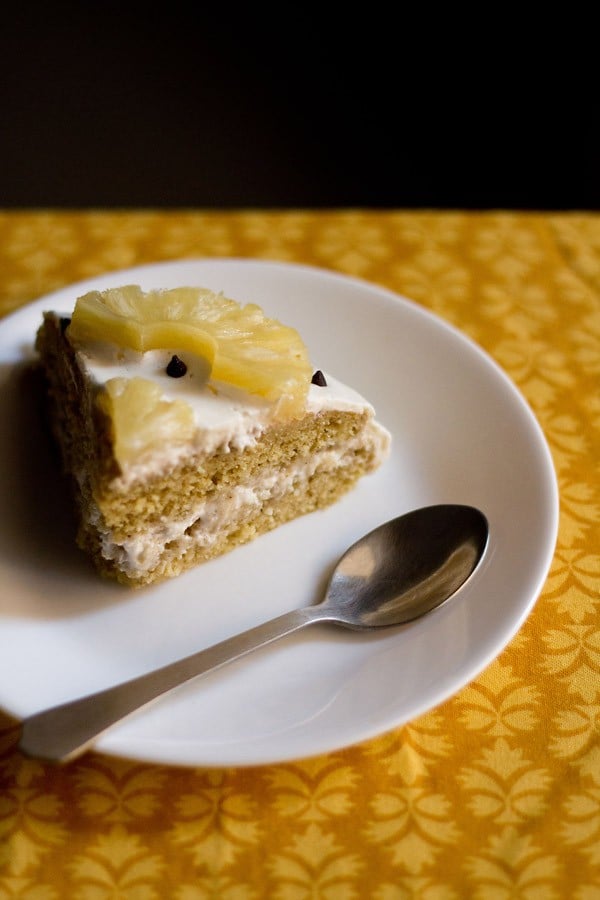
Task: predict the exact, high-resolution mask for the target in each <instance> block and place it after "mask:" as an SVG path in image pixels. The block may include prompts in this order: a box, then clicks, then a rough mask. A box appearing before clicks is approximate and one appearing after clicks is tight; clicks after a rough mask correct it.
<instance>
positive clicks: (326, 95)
mask: <svg viewBox="0 0 600 900" xmlns="http://www.w3.org/2000/svg"><path fill="white" fill-rule="evenodd" d="M256 15H257V14H256V11H255V10H252V9H242V10H233V9H232V10H223V11H222V12H219V11H218V10H212V11H209V10H207V9H206V7H202V8H199V9H197V10H195V9H194V8H193V7H191V8H190V15H189V17H187V16H186V15H184V14H183V13H179V14H177V12H176V11H169V10H168V9H165V8H164V5H163V6H161V7H154V8H153V7H151V6H148V5H146V6H144V7H142V6H141V5H136V4H121V5H117V4H113V3H106V4H102V6H101V7H88V6H85V5H79V6H77V5H74V6H73V7H72V8H69V7H66V8H65V7H61V6H60V5H58V6H56V5H53V6H52V7H49V8H48V9H47V10H46V11H44V12H40V9H39V8H38V9H36V8H35V5H34V7H33V9H32V8H31V7H29V6H28V7H25V8H24V11H20V12H15V13H10V14H7V13H4V14H3V23H2V26H3V27H2V30H1V31H0V104H1V116H2V123H3V137H2V141H1V142H0V208H1V207H5V208H16V207H29V208H33V207H44V206H52V207H59V208H60V207H73V208H89V207H109V208H115V207H138V208H139V207H159V208H160V207H187V208H248V207H253V208H273V207H279V208H340V207H346V208H351V207H371V208H390V209H391V208H414V209H418V208H444V209H452V208H456V209H497V208H510V209H525V210H527V209H529V210H552V209H555V210H561V209H563V210H564V209H581V210H594V209H600V178H599V176H598V169H599V167H598V165H597V159H596V157H597V153H596V150H595V147H596V139H595V118H596V116H595V109H596V103H595V101H590V102H589V103H587V100H586V96H585V93H584V89H585V84H586V83H589V85H590V88H591V87H592V86H593V85H594V84H595V79H593V77H592V75H591V73H590V74H589V76H588V77H587V78H586V73H585V71H582V66H584V65H585V54H584V52H583V51H582V52H581V55H580V57H578V58H577V60H576V62H575V65H568V64H567V62H566V58H564V57H561V65H560V66H556V65H555V62H556V60H549V61H546V60H538V59H536V57H535V56H533V55H532V50H531V48H530V47H528V46H527V45H526V39H525V37H523V39H522V40H523V46H517V47H515V46H508V45H502V44H499V46H498V47H497V48H496V47H494V46H493V45H492V39H493V36H492V35H489V36H488V40H489V42H490V45H489V46H486V45H485V44H484V43H481V42H479V43H477V42H476V41H474V42H473V43H470V38H467V37H465V35H463V36H462V42H463V43H462V44H461V43H460V40H461V38H460V35H459V36H458V41H459V43H456V44H453V42H452V40H451V39H450V37H449V36H447V35H445V34H443V27H442V26H440V27H438V30H437V31H436V32H435V33H434V32H431V33H430V32H425V31H423V32H422V31H414V30H411V29H410V28H408V27H407V26H406V25H405V23H404V22H402V21H401V22H400V23H398V22H396V21H395V19H394V20H391V19H390V20H388V19H386V17H385V16H383V14H382V13H379V14H377V15H375V13H373V15H372V17H371V18H369V11H368V10H367V11H366V13H364V16H365V18H364V19H362V20H361V21H360V22H358V21H357V22H355V23H354V24H353V26H351V27H350V30H348V27H347V25H345V26H344V27H343V28H342V27H341V26H339V25H329V26H327V25H325V24H324V23H323V22H318V23H317V22H315V21H314V20H313V19H312V17H310V16H309V15H308V14H305V15H304V17H301V16H299V15H298V14H297V13H294V14H290V17H289V21H286V22H285V23H284V22H282V21H280V20H278V19H277V17H275V14H273V15H274V18H273V19H272V20H271V21H270V22H269V23H268V24H267V25H262V23H260V22H259V21H258V20H257V19H256ZM455 40H456V36H455ZM516 42H517V44H518V38H517V40H516ZM519 53H522V57H521V62H522V68H519ZM524 60H526V62H524ZM569 78H572V80H573V87H572V88H571V86H570V83H569Z"/></svg>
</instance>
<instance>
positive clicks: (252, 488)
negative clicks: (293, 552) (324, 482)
mask: <svg viewBox="0 0 600 900" xmlns="http://www.w3.org/2000/svg"><path fill="white" fill-rule="evenodd" d="M365 443H366V444H370V445H371V447H372V448H373V450H374V452H375V453H376V454H381V453H382V452H384V449H385V443H386V437H385V432H384V431H383V429H381V428H380V427H379V426H377V425H376V424H375V423H374V422H373V423H372V427H371V428H369V429H368V430H367V434H366V436H365V435H363V436H362V437H360V438H358V437H357V438H356V439H355V440H354V442H351V443H350V444H346V446H345V447H344V449H343V450H340V449H331V450H323V451H321V452H320V453H315V454H313V455H312V456H311V457H310V458H308V459H304V460H298V461H297V462H296V463H295V464H294V465H292V466H290V467H288V469H287V470H286V471H285V472H284V473H282V472H281V471H280V470H279V469H266V470H264V471H263V472H262V473H261V475H260V477H257V478H255V479H253V481H252V482H250V483H246V484H244V485H239V486H237V487H234V488H232V489H231V490H230V491H228V492H227V493H226V494H223V493H220V494H219V496H218V497H217V498H215V499H213V500H210V499H209V500H204V501H202V502H200V503H198V504H197V506H196V507H195V508H194V509H193V510H192V511H190V512H189V513H188V515H186V516H184V517H181V518H179V519H177V520H169V521H161V522H158V523H157V524H156V526H155V527H154V528H153V529H151V530H148V531H146V532H144V534H143V535H138V536H135V537H133V538H131V539H129V540H125V541H121V542H115V541H114V539H113V535H112V532H111V531H110V529H104V530H103V529H102V528H100V533H101V536H102V554H103V556H104V557H105V558H106V559H113V560H115V562H116V563H117V565H118V566H119V568H120V569H121V570H122V571H124V572H125V573H126V574H127V575H129V576H132V577H136V576H139V575H142V574H144V573H146V572H150V571H152V569H153V568H154V567H155V566H157V565H158V563H159V562H160V560H161V559H163V558H164V554H165V548H166V545H167V544H168V553H169V555H170V556H171V557H172V558H175V559H176V558H178V557H179V556H181V555H182V554H183V553H186V552H187V551H188V550H190V549H191V548H192V547H209V546H210V545H211V544H213V543H214V542H215V541H216V540H217V539H218V538H219V537H221V536H222V534H223V530H225V531H226V532H227V533H232V532H234V531H235V530H236V529H237V528H238V527H239V525H241V524H242V523H243V522H244V521H245V520H246V519H247V518H248V517H250V516H252V515H253V514H254V512H257V511H258V510H260V511H261V512H262V514H263V515H267V516H268V515H272V509H271V508H270V504H271V503H273V502H276V501H277V500H278V499H279V498H281V497H282V496H283V495H284V494H286V493H288V492H289V491H291V490H300V492H302V490H303V488H304V485H305V484H306V483H307V482H308V481H309V480H310V478H312V476H313V475H314V474H315V472H316V471H317V470H319V471H320V472H323V471H332V470H335V469H337V468H338V467H339V466H341V465H344V460H345V459H346V458H347V459H348V460H349V461H350V460H351V458H352V454H353V452H354V450H355V449H356V448H357V447H358V446H364V445H365Z"/></svg>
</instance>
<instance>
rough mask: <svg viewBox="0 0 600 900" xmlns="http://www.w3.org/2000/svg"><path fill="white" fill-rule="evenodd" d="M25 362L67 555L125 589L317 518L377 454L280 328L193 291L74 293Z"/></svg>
mask: <svg viewBox="0 0 600 900" xmlns="http://www.w3.org/2000/svg"><path fill="white" fill-rule="evenodd" d="M36 350H37V352H38V358H39V363H40V365H41V368H42V371H43V373H44V376H45V381H46V384H47V399H48V409H49V418H50V423H51V427H52V431H53V433H54V436H55V439H56V442H57V444H58V447H59V450H60V456H61V460H62V465H63V468H64V470H65V472H66V474H67V475H68V476H69V478H70V481H71V483H72V486H73V493H74V498H75V503H76V506H77V511H78V517H79V523H80V524H79V532H78V536H77V541H78V544H79V545H80V547H81V548H82V549H84V550H85V551H87V552H88V553H89V554H90V556H91V557H92V559H93V560H94V562H95V564H96V566H97V568H98V569H99V571H100V572H101V573H102V574H104V575H106V576H110V577H112V578H116V579H117V580H118V581H120V582H122V583H124V584H128V585H134V586H139V585H145V584H150V583H153V582H157V581H160V580H163V579H166V578H169V577H172V576H176V575H178V574H179V573H181V572H183V571H184V570H186V569H189V568H190V567H192V566H195V565H197V564H198V563H201V562H203V561H205V560H208V559H211V558H213V557H216V556H218V555H220V554H222V553H225V552H226V551H229V550H231V549H233V548H234V547H236V546H237V545H240V544H244V543H246V542H248V541H251V540H253V539H254V538H256V537H258V536H259V535H261V534H264V533H265V532H267V531H270V530H271V529H273V528H275V527H276V526H278V525H281V524H282V523H284V522H287V521H289V520H291V519H294V518H296V517H297V516H300V515H303V514H305V513H310V512H313V511H315V510H317V509H320V508H323V507H326V506H329V505H330V504H332V503H334V502H335V501H337V500H338V499H339V498H340V497H342V495H343V494H345V493H346V492H347V491H349V490H350V489H351V488H352V487H353V486H354V485H355V484H356V482H357V481H358V479H359V478H361V477H362V476H363V475H366V474H367V473H370V472H373V471H374V470H375V469H376V468H378V466H379V465H380V464H381V463H382V461H383V460H384V459H385V457H386V455H387V453H388V450H389V446H390V435H389V433H388V431H387V430H386V429H385V428H384V427H383V426H382V425H380V424H379V423H378V422H377V421H376V419H375V413H374V409H373V407H372V406H371V404H370V403H368V402H367V401H366V400H365V399H364V398H363V397H361V396H360V395H359V394H358V393H357V392H355V391H354V390H352V389H351V388H349V387H347V386H345V385H343V384H342V383H341V382H339V381H337V380H336V379H335V378H334V377H333V376H331V375H330V374H329V373H325V374H323V372H321V371H318V372H316V373H313V370H312V367H311V364H310V360H309V357H308V352H307V350H306V347H305V345H304V342H303V341H302V339H301V337H300V335H299V334H298V332H297V331H296V330H295V329H293V328H290V327H288V326H286V325H283V324H282V323H281V322H279V321H278V320H276V319H271V318H268V317H267V316H265V315H264V313H263V311H262V309H261V308H260V307H258V306H257V305H255V304H247V305H245V306H242V305H240V304H239V303H237V302H236V301H234V300H230V299H229V298H226V297H224V296H223V295H221V294H216V293H214V292H212V291H210V290H208V289H205V288H174V289H171V290H164V291H150V292H147V293H145V292H144V291H142V289H141V288H140V287H139V286H137V285H126V286H124V287H122V288H114V289H110V290H108V291H104V292H91V293H88V294H86V295H84V296H83V297H80V298H78V299H77V302H76V304H75V308H74V310H73V311H72V312H71V311H69V313H59V312H46V313H44V316H43V322H42V324H41V326H40V328H39V330H38V333H37V338H36Z"/></svg>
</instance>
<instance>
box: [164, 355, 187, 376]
mask: <svg viewBox="0 0 600 900" xmlns="http://www.w3.org/2000/svg"><path fill="white" fill-rule="evenodd" d="M186 372H187V366H186V364H185V363H184V361H183V360H182V359H179V357H178V356H172V357H171V361H170V362H169V365H168V366H167V375H170V376H171V378H181V376H182V375H185V373H186Z"/></svg>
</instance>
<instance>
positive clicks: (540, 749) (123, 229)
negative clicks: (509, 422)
mask: <svg viewBox="0 0 600 900" xmlns="http://www.w3.org/2000/svg"><path fill="white" fill-rule="evenodd" d="M207 256H211V257H212V256H227V257H229V256H238V257H257V258H267V259H276V260H288V261H293V262H302V263H308V264H311V265H316V266H320V267H323V268H329V269H334V270H337V271H340V272H344V273H347V274H350V275H355V276H359V277H361V278H364V279H367V280H369V281H372V282H375V283H377V284H381V285H384V286H385V287H388V288H391V289H392V290H394V291H397V292H399V293H401V294H404V295H406V296H408V297H410V298H412V299H413V300H415V301H416V302H417V303H420V304H422V305H423V306H425V307H427V308H428V309H430V310H432V311H433V312H434V313H436V314H438V315H439V316H440V317H442V318H444V319H446V320H447V321H449V322H451V323H452V324H454V325H456V326H457V327H458V328H460V329H461V330H462V331H464V332H465V333H467V334H468V335H470V336H471V337H472V338H474V339H475V340H476V341H477V342H478V343H479V344H480V345H481V346H482V347H483V348H484V349H485V350H486V351H487V352H488V353H489V354H490V355H491V356H492V357H493V358H494V359H496V360H497V362H498V363H499V364H500V365H501V366H502V368H503V369H504V370H505V371H506V372H507V374H508V375H509V376H510V377H511V378H512V380H513V381H514V382H515V383H516V384H517V386H518V387H519V388H520V390H521V391H522V393H523V394H524V396H525V397H526V399H527V400H528V402H529V404H530V405H531V407H532V408H533V410H534V412H535V414H536V416H537V418H538V420H539V422H540V424H541V425H542V428H543V429H544V432H545V434H546V436H547V439H548V441H549V444H550V448H551V451H552V454H553V458H554V461H555V465H556V470H557V476H558V480H559V486H560V495H561V518H560V530H559V538H558V544H557V548H556V554H555V558H554V561H553V564H552V567H551V570H550V573H549V577H548V579H547V582H546V584H545V587H544V590H543V592H542V594H541V596H540V598H539V600H538V602H537V604H536V606H535V607H534V609H533V611H532V613H531V615H530V616H529V618H528V619H527V621H526V622H525V624H524V626H523V627H522V629H521V630H520V632H519V633H518V634H517V636H516V637H515V638H514V639H513V640H512V641H511V643H510V644H509V646H508V647H507V648H506V649H505V650H504V651H503V652H502V653H501V654H500V656H499V657H498V659H496V661H495V662H493V663H492V664H491V665H490V666H489V667H488V668H487V669H486V670H485V671H484V672H483V673H482V674H481V676H480V677H478V678H477V679H476V680H475V681H474V682H473V683H472V684H470V685H469V686H467V687H465V688H464V689H463V690H462V691H460V692H459V693H458V694H457V695H456V696H455V697H454V698H452V699H451V700H449V701H447V702H446V703H444V704H443V705H441V706H440V707H438V708H437V709H435V710H432V711H431V712H430V713H429V714H427V715H425V716H422V717H421V718H419V719H417V720H416V721H414V722H412V723H410V724H409V725H407V726H405V727H403V728H399V729H397V730H395V731H392V732H391V733H388V734H385V735H382V736H381V737H379V738H377V739H374V740H371V741H369V742H367V743H364V744H361V745H358V746H355V747H351V748H347V749H345V750H341V751H340V752H337V753H332V754H329V755H325V756H321V757H318V758H315V759H310V760H298V761H297V762H294V763H286V764H281V765H269V766H264V767H256V768H250V769H244V768H237V769H178V768H175V767H164V766H158V765H148V764H140V763H137V762H134V761H125V760H117V759H112V758H109V757H104V756H101V755H98V754H94V753H91V754H88V755H87V756H85V757H83V758H81V759H80V760H78V761H76V762H74V763H73V764H71V765H70V766H68V767H65V768H54V767H52V766H48V765H43V764H41V763H38V762H36V761H31V760H25V759H23V758H22V757H21V756H20V754H19V753H18V752H17V751H16V750H15V740H16V736H17V726H16V724H15V723H14V722H12V721H11V720H10V719H9V718H8V717H7V716H3V715H0V900H8V898H11V900H12V898H23V900H54V898H82V900H105V898H106V900H108V898H117V897H119V898H127V900H154V898H174V900H201V898H202V900H204V898H219V900H246V898H261V897H273V898H278V900H279V898H280V900H304V898H306V900H308V898H320V900H321V898H322V900H338V898H339V900H350V898H367V897H368V898H374V900H397V898H398V900H408V898H419V900H460V898H465V897H473V898H481V900H489V898H492V900H496V898H497V900H508V898H520V900H538V898H544V900H552V898H573V900H598V898H600V590H599V588H600V539H599V538H600V534H599V529H598V521H599V518H600V485H599V481H600V477H599V474H600V468H599V458H600V452H599V451H600V439H599V432H600V392H599V387H600V217H598V216H596V215H593V214H576V213H572V214H556V215H537V214H524V213H521V214H517V213H511V212H501V211H500V212H490V213H482V214H475V213H461V212H455V213H454V212H452V213H451V212H410V211H397V212H396V211H372V210H371V211H369V210H365V211H362V210H355V211H354V210H346V211H323V212H313V211H301V210H300V211H286V212H278V211H272V212H271V211H239V212H211V211H206V212H204V211H197V212H196V211H178V210H174V211H167V212H155V211H152V210H149V211H135V212H133V211H131V212H130V211H122V212H103V211H83V212H70V211H63V212H54V211H24V212H4V213H1V212H0V313H8V312H9V311H11V310H13V309H15V308H17V307H19V306H20V305H22V304H24V303H27V302H28V301H30V300H32V299H35V298H36V297H37V296H39V295H40V294H42V293H46V292H47V291H49V290H52V289H54V288H58V287H60V286H62V285H64V284H68V283H70V282H73V281H76V280H79V279H82V278H86V277H88V276H92V275H95V274H98V273H102V272H106V271H108V270H114V269H119V268H123V267H128V266H132V265H137V264H140V263H143V262H151V261H158V260H166V259H176V258H184V257H207ZM405 388H406V389H409V386H405ZM399 389H402V387H399ZM498 450H499V452H501V448H498ZM23 664H24V665H26V664H27V661H26V660H24V661H23Z"/></svg>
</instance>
